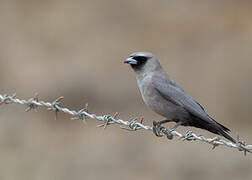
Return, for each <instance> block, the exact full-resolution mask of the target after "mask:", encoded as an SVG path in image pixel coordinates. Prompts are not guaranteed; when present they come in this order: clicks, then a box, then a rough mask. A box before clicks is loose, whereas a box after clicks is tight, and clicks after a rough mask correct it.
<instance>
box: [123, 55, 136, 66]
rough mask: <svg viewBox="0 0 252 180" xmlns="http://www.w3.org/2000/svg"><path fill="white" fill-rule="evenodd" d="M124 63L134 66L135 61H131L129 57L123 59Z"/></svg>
mask: <svg viewBox="0 0 252 180" xmlns="http://www.w3.org/2000/svg"><path fill="white" fill-rule="evenodd" d="M124 63H127V64H135V65H136V64H137V61H136V60H135V59H133V58H132V57H129V58H127V59H125V61H124Z"/></svg>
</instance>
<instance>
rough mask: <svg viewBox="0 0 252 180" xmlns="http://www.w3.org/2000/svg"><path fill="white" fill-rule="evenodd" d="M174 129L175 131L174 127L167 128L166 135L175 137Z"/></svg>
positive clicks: (170, 137) (171, 137)
mask: <svg viewBox="0 0 252 180" xmlns="http://www.w3.org/2000/svg"><path fill="white" fill-rule="evenodd" d="M172 131H174V129H173V128H171V129H170V128H167V129H166V131H165V135H166V137H167V138H168V139H170V140H171V139H173V134H172Z"/></svg>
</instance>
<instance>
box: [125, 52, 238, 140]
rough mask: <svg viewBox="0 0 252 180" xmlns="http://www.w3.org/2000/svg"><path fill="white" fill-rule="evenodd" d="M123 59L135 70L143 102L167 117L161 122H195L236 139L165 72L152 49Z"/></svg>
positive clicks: (194, 124) (187, 123)
mask: <svg viewBox="0 0 252 180" xmlns="http://www.w3.org/2000/svg"><path fill="white" fill-rule="evenodd" d="M124 62H125V63H128V64H130V65H131V67H132V68H133V70H134V71H135V72H136V75H137V84H138V87H139V89H140V92H141V95H142V98H143V100H144V102H145V104H146V105H147V106H149V107H150V108H151V109H152V110H153V111H155V112H156V113H158V114H160V115H161V116H164V117H165V118H166V120H164V121H161V123H164V122H170V121H173V122H176V123H177V124H176V126H175V127H174V129H175V128H176V127H177V126H179V125H183V126H194V127H197V128H201V129H205V130H208V131H210V132H212V133H215V134H218V135H222V136H224V137H225V138H227V139H229V140H230V141H232V142H234V143H235V142H236V141H235V140H234V139H233V138H232V137H231V136H230V135H228V134H227V132H229V131H230V130H229V129H228V128H226V127H225V126H223V125H221V124H220V123H218V122H216V121H215V120H214V119H212V118H211V117H210V116H209V115H208V114H207V113H206V112H205V110H204V108H203V107H202V106H201V105H200V104H199V103H198V102H197V101H195V100H194V99H193V98H192V97H191V96H189V95H188V94H187V93H186V92H185V91H184V90H183V89H182V88H181V87H180V86H179V85H178V84H177V83H176V82H175V81H173V80H172V79H171V78H170V77H169V76H168V75H167V74H166V73H165V71H164V70H163V69H162V67H161V65H160V63H159V61H158V59H157V58H156V56H154V55H153V54H152V53H149V52H137V53H133V54H131V55H130V57H129V58H127V59H126V60H125V61H124Z"/></svg>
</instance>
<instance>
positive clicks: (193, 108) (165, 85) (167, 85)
mask: <svg viewBox="0 0 252 180" xmlns="http://www.w3.org/2000/svg"><path fill="white" fill-rule="evenodd" d="M152 85H153V87H154V88H155V89H156V90H157V91H158V92H159V93H160V95H161V96H163V97H164V98H165V99H167V100H168V101H170V102H172V103H174V104H176V105H179V106H182V107H183V108H184V109H186V110H187V111H188V112H190V113H191V114H193V115H194V116H197V117H199V118H200V119H202V120H205V121H207V122H209V123H213V122H215V121H214V120H213V119H212V118H211V117H209V116H208V115H207V113H206V112H205V111H204V109H203V107H202V106H201V105H200V104H199V103H198V102H196V101H195V100H194V99H193V98H192V97H191V96H189V95H188V94H186V92H185V91H184V90H183V89H182V88H180V87H179V86H178V85H177V84H176V83H174V82H173V81H171V80H170V79H168V78H162V77H159V76H154V77H153V78H152Z"/></svg>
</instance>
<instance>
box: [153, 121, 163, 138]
mask: <svg viewBox="0 0 252 180" xmlns="http://www.w3.org/2000/svg"><path fill="white" fill-rule="evenodd" d="M152 125H153V127H152V131H153V133H154V134H155V135H156V136H157V137H162V136H163V135H162V129H163V128H164V127H162V126H161V123H160V122H156V121H152Z"/></svg>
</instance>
